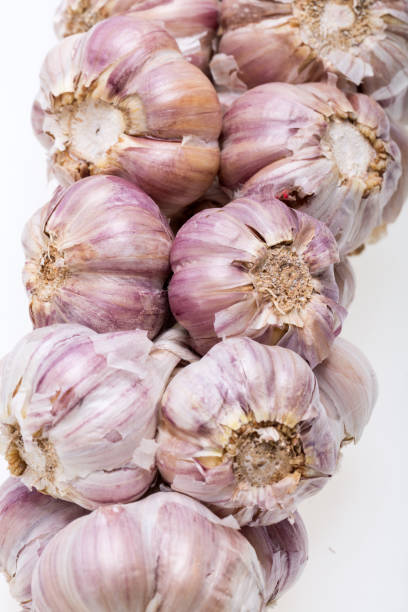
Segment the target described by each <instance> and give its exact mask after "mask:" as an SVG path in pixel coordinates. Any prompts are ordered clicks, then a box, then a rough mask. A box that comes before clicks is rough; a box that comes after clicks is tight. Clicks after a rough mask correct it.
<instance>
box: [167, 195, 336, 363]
mask: <svg viewBox="0 0 408 612" xmlns="http://www.w3.org/2000/svg"><path fill="white" fill-rule="evenodd" d="M337 261H338V250H337V245H336V242H335V240H334V238H333V236H332V235H331V233H330V231H329V230H328V229H327V227H326V226H325V225H323V224H322V223H320V222H319V221H317V220H316V219H313V218H312V217H309V216H308V215H305V214H304V213H301V212H298V211H295V210H292V209H291V208H289V207H287V206H285V204H283V203H282V202H280V201H278V200H276V199H273V198H270V199H269V201H268V202H263V203H261V202H260V201H258V200H257V199H256V198H240V199H237V200H234V201H233V202H231V203H230V204H227V205H226V206H224V207H223V208H221V209H212V210H205V211H202V212H200V213H198V214H197V215H195V216H194V217H192V219H190V220H189V221H188V222H187V223H186V224H185V225H184V226H183V227H182V228H181V230H180V231H179V232H178V234H177V236H176V238H175V240H174V243H173V247H172V251H171V266H172V269H173V272H174V275H173V277H172V279H171V282H170V285H169V301H170V307H171V310H172V312H173V314H174V316H175V317H176V319H177V320H178V322H179V323H180V324H181V325H183V326H184V327H185V328H186V329H187V330H188V332H189V334H190V335H191V337H192V339H193V344H194V348H195V349H196V350H197V351H198V352H199V353H201V354H204V353H205V352H206V351H207V350H208V349H209V348H211V347H212V346H213V345H214V344H215V343H217V342H219V341H220V340H221V339H223V338H229V337H233V336H249V337H251V338H255V339H257V340H258V341H259V342H262V343H264V344H278V343H279V344H280V345H281V346H286V347H288V348H291V349H293V350H294V351H296V352H298V353H299V354H300V355H302V356H303V357H304V358H305V359H306V360H307V361H308V362H309V363H310V364H311V366H312V367H314V366H315V365H317V364H318V363H319V362H320V361H322V360H323V359H324V358H325V357H326V356H327V355H328V354H329V350H330V346H331V344H332V342H333V340H334V338H335V337H336V336H337V335H338V334H339V333H340V330H341V324H342V320H343V319H344V317H345V314H346V311H345V310H344V308H343V307H342V306H340V305H339V303H338V300H339V293H338V288H337V285H336V283H335V280H334V273H333V264H334V263H335V262H337ZM282 271H283V272H282Z"/></svg>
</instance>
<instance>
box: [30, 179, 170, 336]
mask: <svg viewBox="0 0 408 612" xmlns="http://www.w3.org/2000/svg"><path fill="white" fill-rule="evenodd" d="M172 239H173V235H172V232H171V230H170V227H169V225H168V223H167V221H166V219H165V218H164V217H163V215H162V214H161V213H160V210H159V209H158V207H157V206H156V204H155V203H154V202H153V200H151V199H150V198H149V196H147V195H146V194H145V193H144V192H143V191H142V190H141V189H139V188H138V187H137V186H136V185H132V183H129V182H128V181H125V180H124V179H121V178H118V177H112V176H92V177H88V178H86V179H82V180H81V181H78V183H75V184H74V185H72V186H71V187H69V188H67V189H62V188H59V189H57V190H56V192H55V193H54V195H53V197H52V199H51V201H50V202H49V203H48V204H46V205H45V206H44V207H43V208H41V209H40V210H38V211H37V212H36V213H35V214H34V216H33V217H32V218H31V219H30V220H29V221H28V223H27V225H26V227H25V230H24V235H23V245H24V251H25V255H26V263H25V267H24V273H23V279H24V284H25V286H26V289H27V293H28V295H29V298H30V314H31V318H32V321H33V323H34V326H35V327H44V326H46V325H52V324H54V323H79V324H81V325H85V326H87V327H90V328H91V329H94V330H95V331H97V332H108V331H120V330H130V329H144V330H147V331H148V334H149V337H150V338H153V337H154V336H156V335H157V334H158V332H159V331H160V328H161V327H162V325H163V323H164V321H165V318H166V317H167V315H168V305H167V292H166V291H165V290H163V285H164V283H165V282H166V280H167V278H168V276H169V274H170V248H171V244H172Z"/></svg>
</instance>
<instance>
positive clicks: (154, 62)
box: [33, 14, 221, 216]
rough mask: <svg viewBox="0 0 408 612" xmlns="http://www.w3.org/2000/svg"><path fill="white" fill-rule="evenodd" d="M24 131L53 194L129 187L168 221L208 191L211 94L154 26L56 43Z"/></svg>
mask: <svg viewBox="0 0 408 612" xmlns="http://www.w3.org/2000/svg"><path fill="white" fill-rule="evenodd" d="M33 125H34V128H35V131H36V133H37V134H38V135H39V137H40V139H41V141H42V142H43V143H44V135H47V136H48V153H49V161H50V166H51V169H52V171H53V172H54V174H55V176H56V177H57V178H58V179H59V180H60V182H61V183H63V184H67V183H68V184H69V183H71V182H73V181H77V180H78V179H80V178H84V177H85V176H88V175H91V174H114V175H118V176H122V177H123V178H127V179H128V180H130V181H132V182H134V183H137V184H138V185H139V187H140V188H141V189H143V190H144V191H145V192H146V193H148V194H149V195H150V196H151V197H152V198H153V199H154V201H155V202H156V203H157V204H159V206H160V207H161V208H162V210H163V211H164V212H165V213H166V214H167V215H168V216H172V215H173V214H176V213H177V212H179V211H180V210H181V209H182V208H184V207H185V206H186V205H188V204H190V203H191V202H193V201H194V200H195V199H197V198H199V197H200V196H201V195H202V194H203V193H205V191H206V190H207V189H208V187H209V186H210V185H211V183H212V181H213V179H214V177H215V175H216V173H217V170H218V165H219V149H218V141H217V139H218V136H219V133H220V129H221V110H220V105H219V102H218V99H217V95H216V93H215V90H214V87H213V85H212V84H211V83H210V81H209V80H208V78H207V77H206V76H205V75H204V74H203V73H202V72H201V71H200V70H199V69H198V68H197V67H196V66H193V65H192V64H190V63H189V62H188V61H187V60H186V59H185V58H184V57H183V56H182V55H181V53H180V51H179V49H178V47H177V44H176V42H175V40H174V39H173V38H172V37H171V36H170V34H168V33H167V32H166V30H165V29H164V28H163V27H162V26H161V25H160V24H159V23H157V22H152V21H149V20H145V19H139V18H137V17H135V16H134V15H133V14H129V15H126V16H125V15H124V16H118V17H111V18H110V19H107V20H105V21H102V22H100V23H98V24H96V25H95V26H94V27H93V28H92V29H91V30H89V32H86V33H84V34H75V35H73V36H70V37H68V38H66V39H64V40H63V41H62V42H60V43H59V45H57V46H56V47H55V48H54V49H52V50H51V51H50V52H49V53H48V55H47V57H46V59H45V62H44V64H43V67H42V71H41V91H40V94H39V97H38V98H37V100H36V102H35V104H34V108H33Z"/></svg>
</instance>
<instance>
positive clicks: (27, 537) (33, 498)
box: [0, 478, 86, 610]
mask: <svg viewBox="0 0 408 612" xmlns="http://www.w3.org/2000/svg"><path fill="white" fill-rule="evenodd" d="M84 514H86V511H85V510H84V509H83V508H80V507H79V506H76V505H75V504H69V503H67V502H64V501H61V500H57V499H53V498H52V497H49V496H48V495H42V494H41V493H38V492H37V491H30V490H29V489H27V487H25V486H24V485H23V484H22V483H21V482H20V480H19V479H18V478H9V479H8V480H6V482H4V483H3V484H2V485H1V487H0V571H1V572H2V573H3V574H5V576H6V578H7V581H8V583H9V588H10V592H11V594H12V596H13V597H14V598H15V599H16V600H17V601H18V602H20V604H21V605H22V608H23V609H24V610H30V609H31V579H32V574H33V570H34V567H35V565H36V563H37V561H38V559H39V558H40V556H41V554H42V552H43V550H44V548H45V546H46V545H47V543H48V542H49V541H50V540H51V538H53V537H54V535H55V534H56V533H58V531H60V530H61V529H63V527H65V526H66V525H68V524H69V523H71V522H72V521H73V520H75V519H77V518H79V517H80V516H83V515H84Z"/></svg>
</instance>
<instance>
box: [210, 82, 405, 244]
mask: <svg viewBox="0 0 408 612" xmlns="http://www.w3.org/2000/svg"><path fill="white" fill-rule="evenodd" d="M400 176H401V155H400V150H399V148H398V146H397V145H396V143H395V142H394V141H393V140H392V138H391V136H390V124H389V121H388V119H387V117H386V114H385V113H384V111H383V109H382V108H381V107H380V106H379V105H378V104H376V102H374V101H373V100H372V99H371V98H369V97H368V96H365V95H362V94H348V95H346V94H344V93H342V92H341V91H340V90H339V89H338V88H337V87H336V83H335V80H333V79H329V80H328V81H327V82H325V83H310V84H306V85H291V84H287V83H271V84H268V85H262V86H260V87H256V88H255V89H252V90H250V91H248V92H247V93H245V94H244V95H243V96H241V97H239V98H238V99H237V100H236V101H235V102H234V104H233V105H232V106H231V108H230V109H229V111H228V112H227V113H226V115H225V120H224V127H223V150H222V157H221V182H222V183H223V184H224V185H225V186H226V187H228V188H229V189H231V190H236V189H239V188H240V189H241V190H240V194H241V195H244V196H250V195H257V197H261V198H262V199H264V200H266V201H268V200H269V199H270V197H271V196H278V197H280V198H281V199H282V200H283V201H284V202H286V203H287V204H288V205H290V206H292V207H295V208H296V209H297V210H302V211H304V212H306V213H308V214H310V215H312V216H314V217H316V218H317V219H320V220H321V221H323V223H325V224H326V225H327V226H328V227H329V228H330V230H331V231H332V233H333V234H334V236H335V238H336V240H337V242H338V244H339V249H340V253H341V255H343V256H344V255H346V254H348V253H350V252H353V251H354V250H356V249H358V248H359V247H361V245H362V244H363V243H364V242H365V241H366V240H367V239H368V238H369V236H370V234H371V232H372V231H373V230H374V228H376V227H377V226H378V225H381V224H382V223H383V211H384V209H385V207H386V206H387V205H388V203H389V202H390V200H391V199H392V197H393V195H394V193H395V192H396V189H397V186H398V181H399V180H400Z"/></svg>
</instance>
